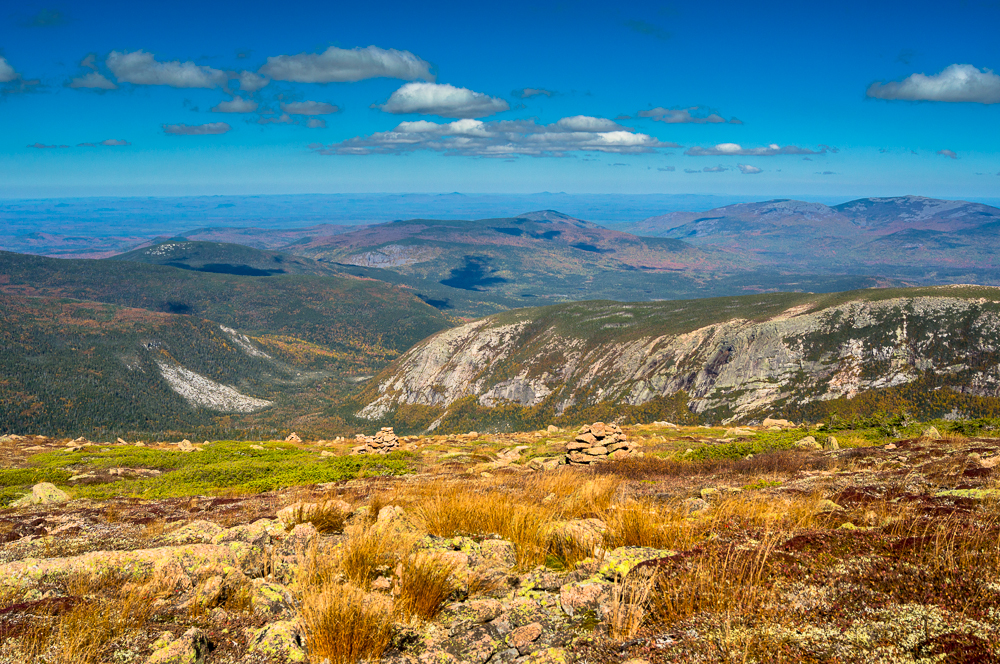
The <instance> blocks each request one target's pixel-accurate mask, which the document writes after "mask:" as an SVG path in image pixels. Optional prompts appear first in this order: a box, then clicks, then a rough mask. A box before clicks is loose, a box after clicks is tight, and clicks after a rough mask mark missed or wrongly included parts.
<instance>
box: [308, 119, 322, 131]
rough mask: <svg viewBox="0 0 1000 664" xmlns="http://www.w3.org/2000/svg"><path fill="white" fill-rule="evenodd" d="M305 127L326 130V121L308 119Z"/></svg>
mask: <svg viewBox="0 0 1000 664" xmlns="http://www.w3.org/2000/svg"><path fill="white" fill-rule="evenodd" d="M306 126H307V127H309V128H310V129H326V120H323V119H322V118H309V119H308V120H307V121H306Z"/></svg>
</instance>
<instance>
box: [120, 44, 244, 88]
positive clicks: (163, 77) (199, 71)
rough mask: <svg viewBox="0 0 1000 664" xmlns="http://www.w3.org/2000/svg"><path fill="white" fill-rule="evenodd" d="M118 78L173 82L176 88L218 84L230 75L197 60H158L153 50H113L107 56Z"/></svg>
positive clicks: (214, 86)
mask: <svg viewBox="0 0 1000 664" xmlns="http://www.w3.org/2000/svg"><path fill="white" fill-rule="evenodd" d="M106 64H107V65H108V68H109V69H110V70H111V73H112V74H114V75H115V78H117V79H118V82H119V83H121V82H125V83H134V84H135V85H169V86H170V87H173V88H218V87H222V86H224V85H225V84H226V83H227V81H228V80H229V75H228V74H226V72H224V71H221V70H219V69H213V68H211V67H203V66H201V65H196V64H195V63H193V62H190V61H189V62H179V61H176V60H174V61H171V62H157V61H156V58H154V57H153V54H152V53H147V52H145V51H141V50H140V51H132V52H131V53H128V52H126V53H119V52H118V51H111V54H110V55H109V56H108V59H107V60H106Z"/></svg>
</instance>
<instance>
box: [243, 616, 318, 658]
mask: <svg viewBox="0 0 1000 664" xmlns="http://www.w3.org/2000/svg"><path fill="white" fill-rule="evenodd" d="M247 651H248V652H249V653H251V654H254V655H259V656H262V657H265V658H266V659H267V661H268V662H275V663H276V664H278V663H280V664H284V663H286V662H289V663H290V662H305V661H307V658H308V657H307V655H306V649H305V638H304V637H303V634H302V631H301V627H300V626H299V624H298V623H297V622H294V621H291V620H279V621H278V622H273V623H270V624H268V625H264V626H263V627H261V628H260V629H258V630H255V631H253V632H252V633H251V634H250V638H249V640H248V642H247Z"/></svg>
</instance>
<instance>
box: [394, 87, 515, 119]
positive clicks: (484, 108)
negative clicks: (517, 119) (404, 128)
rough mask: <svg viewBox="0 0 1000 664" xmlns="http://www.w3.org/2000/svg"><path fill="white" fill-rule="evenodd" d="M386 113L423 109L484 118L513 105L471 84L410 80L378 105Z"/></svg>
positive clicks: (424, 112) (422, 111)
mask: <svg viewBox="0 0 1000 664" xmlns="http://www.w3.org/2000/svg"><path fill="white" fill-rule="evenodd" d="M378 108H381V109H382V110H383V111H385V112H386V113H396V114H400V113H420V114H422V115H440V116H441V117H443V118H481V117H485V116H487V115H493V114H494V113H500V112H501V111H506V110H509V109H510V105H509V104H507V102H506V101H504V100H503V99H499V98H497V97H490V96H489V95H485V94H483V93H481V92H473V91H472V90H469V89H468V88H456V87H455V86H453V85H447V84H443V85H441V84H437V83H407V84H406V85H404V86H403V87H401V88H399V89H398V90H396V91H395V92H393V93H392V95H391V96H390V97H389V101H387V102H386V103H384V104H382V105H380V106H378Z"/></svg>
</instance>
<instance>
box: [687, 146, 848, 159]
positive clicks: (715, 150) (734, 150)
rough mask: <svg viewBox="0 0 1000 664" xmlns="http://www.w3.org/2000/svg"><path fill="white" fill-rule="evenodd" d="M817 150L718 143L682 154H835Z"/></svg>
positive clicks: (695, 148) (823, 149)
mask: <svg viewBox="0 0 1000 664" xmlns="http://www.w3.org/2000/svg"><path fill="white" fill-rule="evenodd" d="M819 148H820V149H819V150H810V149H808V148H800V147H798V146H796V145H786V146H784V147H782V146H780V145H778V144H777V143H772V144H771V145H768V146H767V147H765V148H744V147H743V146H741V145H739V144H738V143H719V144H718V145H713V146H711V147H707V148H703V147H699V146H695V147H693V148H688V150H687V151H686V152H685V153H684V154H686V155H688V156H691V157H720V156H732V157H773V156H775V155H782V154H826V153H827V152H837V149H836V148H831V147H830V146H829V145H820V146H819Z"/></svg>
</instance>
